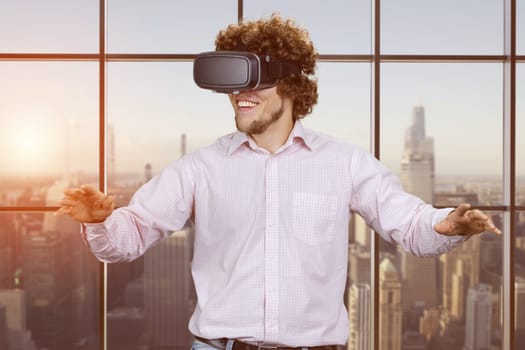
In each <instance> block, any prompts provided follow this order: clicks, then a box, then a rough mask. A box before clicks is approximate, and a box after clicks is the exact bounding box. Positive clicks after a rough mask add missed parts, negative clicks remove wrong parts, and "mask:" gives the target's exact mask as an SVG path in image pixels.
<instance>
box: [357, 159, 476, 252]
mask: <svg viewBox="0 0 525 350" xmlns="http://www.w3.org/2000/svg"><path fill="white" fill-rule="evenodd" d="M350 167H351V169H350V175H351V178H352V195H351V205H350V209H351V210H352V211H355V212H356V213H358V214H359V215H361V216H362V217H363V218H364V219H365V220H366V222H367V224H368V225H369V226H370V227H372V229H374V230H375V231H376V232H377V233H378V234H379V235H381V237H382V238H383V239H385V240H386V241H387V242H390V243H394V244H397V245H400V246H401V247H402V248H403V249H404V250H406V251H408V252H410V253H411V254H414V255H417V256H436V255H440V254H443V253H445V252H447V251H449V250H451V249H453V248H454V247H456V246H458V245H459V244H460V243H461V242H463V241H464V240H466V239H467V236H462V235H457V236H446V235H442V234H439V233H437V232H436V231H435V230H434V226H435V225H436V224H437V223H438V222H440V221H441V220H443V219H444V218H445V217H446V216H447V215H448V213H449V212H451V211H452V210H453V208H445V209H436V208H434V207H432V205H430V204H427V203H425V202H424V201H422V200H421V199H420V198H418V197H416V196H414V195H412V194H409V193H407V192H405V191H404V190H403V187H402V185H401V182H400V181H399V178H398V177H397V176H396V175H395V174H393V173H392V172H391V171H390V170H388V169H387V168H386V167H385V166H384V165H383V164H381V163H380V162H379V161H378V160H377V159H376V158H374V157H373V156H372V155H370V154H369V153H367V152H365V151H362V150H359V151H358V152H356V156H355V157H354V158H353V159H352V162H351V165H350Z"/></svg>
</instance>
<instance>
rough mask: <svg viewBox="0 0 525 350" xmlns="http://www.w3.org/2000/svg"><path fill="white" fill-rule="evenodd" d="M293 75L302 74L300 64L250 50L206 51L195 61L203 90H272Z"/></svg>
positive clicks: (198, 82)
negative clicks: (278, 83)
mask: <svg viewBox="0 0 525 350" xmlns="http://www.w3.org/2000/svg"><path fill="white" fill-rule="evenodd" d="M292 74H301V66H300V65H299V64H298V63H294V62H289V61H283V60H280V59H277V58H273V57H270V56H268V55H256V54H254V53H252V52H247V51H210V52H203V53H201V54H199V55H198V56H197V58H196V59H195V61H194V62H193V80H194V81H195V83H196V84H197V85H198V86H199V87H201V88H203V89H209V90H214V91H216V92H221V93H227V94H236V93H240V92H241V91H248V90H256V89H266V88H270V87H272V86H275V85H276V84H277V82H278V81H279V80H280V79H283V78H286V77H288V76H290V75H292Z"/></svg>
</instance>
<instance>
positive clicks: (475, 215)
mask: <svg viewBox="0 0 525 350" xmlns="http://www.w3.org/2000/svg"><path fill="white" fill-rule="evenodd" d="M466 216H467V217H468V218H469V219H470V220H483V221H487V220H488V219H489V217H488V216H487V215H486V214H485V213H483V212H482V211H481V210H479V209H473V210H470V211H469V212H468V213H467V215H466Z"/></svg>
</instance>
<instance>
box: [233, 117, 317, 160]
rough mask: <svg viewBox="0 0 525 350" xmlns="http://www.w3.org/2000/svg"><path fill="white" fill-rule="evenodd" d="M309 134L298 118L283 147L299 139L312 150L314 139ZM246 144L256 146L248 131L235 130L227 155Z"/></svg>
mask: <svg viewBox="0 0 525 350" xmlns="http://www.w3.org/2000/svg"><path fill="white" fill-rule="evenodd" d="M309 136H310V135H308V133H306V132H305V129H304V127H303V125H302V123H301V121H300V120H297V121H296V122H295V124H294V127H293V129H292V131H291V132H290V136H289V137H288V140H286V142H285V143H284V145H283V148H287V147H289V146H290V145H292V144H294V143H296V142H297V141H299V140H302V142H303V144H304V145H305V146H306V148H308V150H310V151H311V150H312V140H311V138H310V137H309ZM244 144H248V145H249V147H251V148H252V149H254V147H255V142H253V139H252V138H250V137H249V136H248V135H247V134H246V133H244V132H241V131H236V132H234V133H233V135H232V137H231V142H230V146H229V147H228V152H227V155H228V156H230V155H231V154H232V153H234V152H235V151H236V150H238V149H239V148H240V147H241V146H242V145H244Z"/></svg>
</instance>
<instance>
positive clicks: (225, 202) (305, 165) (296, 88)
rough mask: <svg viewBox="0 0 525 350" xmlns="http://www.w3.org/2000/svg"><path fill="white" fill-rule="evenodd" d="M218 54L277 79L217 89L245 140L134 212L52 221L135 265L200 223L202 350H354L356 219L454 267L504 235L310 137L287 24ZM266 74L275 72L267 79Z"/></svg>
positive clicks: (197, 315) (193, 161)
mask: <svg viewBox="0 0 525 350" xmlns="http://www.w3.org/2000/svg"><path fill="white" fill-rule="evenodd" d="M216 50H217V55H216V56H214V55H213V53H211V58H212V62H224V61H220V60H219V59H222V58H223V57H222V56H221V57H219V56H220V55H222V54H223V53H224V52H226V53H228V52H232V53H233V55H234V56H235V57H234V60H235V59H240V60H241V61H242V59H243V58H246V57H249V56H250V55H253V54H255V55H256V56H257V57H258V58H257V59H256V60H254V61H253V62H256V63H253V64H255V65H256V66H254V69H256V68H257V67H258V68H257V69H260V71H261V72H264V71H266V72H269V71H272V70H273V73H272V74H274V75H275V77H277V78H276V81H275V83H273V84H272V83H267V82H266V81H265V80H264V79H262V78H260V76H259V78H257V79H259V80H260V81H257V82H256V83H255V85H256V86H257V87H258V88H255V89H250V86H248V87H246V86H241V85H239V86H237V87H235V88H231V89H229V90H228V89H226V88H225V90H222V88H221V87H220V86H219V87H215V89H216V90H217V91H220V92H229V99H230V102H231V104H232V106H233V110H234V112H235V123H236V126H237V129H238V131H237V132H235V133H232V134H230V135H226V136H224V137H221V138H219V139H218V140H217V142H215V143H214V144H212V145H210V146H209V147H206V148H204V149H201V150H199V151H196V152H194V153H192V154H189V155H186V156H184V157H183V158H181V159H179V160H177V161H175V162H173V163H172V164H171V165H169V166H168V167H167V168H166V169H164V170H163V171H162V172H161V174H159V175H158V176H156V177H154V178H153V179H152V180H150V181H149V182H148V183H146V184H145V185H143V186H142V187H141V188H140V189H139V190H138V191H137V192H136V194H135V195H134V197H133V198H132V200H131V201H130V204H129V205H128V206H127V207H123V208H119V209H116V210H114V206H115V204H114V201H113V198H112V197H110V196H106V195H105V194H103V193H101V192H99V191H98V190H97V189H95V188H94V187H91V186H83V187H81V188H79V189H68V190H66V191H65V198H64V199H63V200H62V201H61V203H60V204H61V206H62V207H61V208H60V209H59V210H58V212H57V215H62V214H67V215H70V216H71V217H72V218H73V219H75V220H78V221H79V222H81V223H83V225H82V227H83V229H82V234H83V235H84V237H85V240H86V242H87V244H88V245H89V247H90V249H91V250H92V251H93V253H94V254H95V255H96V256H97V257H98V258H99V259H100V260H101V261H105V262H117V261H130V260H133V259H135V258H137V257H139V256H141V255H142V254H144V253H145V252H146V250H147V249H148V248H150V247H151V246H152V245H154V244H156V243H157V242H158V241H159V240H161V239H163V238H165V237H167V236H168V235H169V234H170V233H171V232H173V231H176V230H179V229H181V228H182V227H183V226H184V224H185V223H186V221H187V220H188V219H192V220H193V221H194V223H195V247H194V258H193V261H192V274H193V279H194V282H195V287H196V291H197V297H198V303H197V305H196V308H195V311H194V313H193V315H192V318H191V320H190V324H189V329H190V331H191V332H192V333H193V334H194V335H195V336H196V338H197V339H198V340H199V341H200V342H197V343H196V344H195V347H196V348H202V347H206V346H213V347H217V348H224V349H226V348H227V349H228V350H230V349H232V348H233V349H241V348H242V349H254V350H255V349H257V345H261V344H263V345H265V346H268V345H271V346H274V345H278V346H282V347H302V348H304V347H317V346H334V345H342V344H345V342H346V341H347V338H348V330H349V325H348V316H347V311H346V310H345V307H344V304H343V294H344V288H345V282H346V272H347V261H348V257H347V254H348V249H347V242H348V236H347V228H348V221H349V218H350V214H351V213H352V212H355V213H358V214H360V215H361V216H362V217H363V218H364V219H365V220H366V222H367V223H368V225H370V226H371V227H372V228H373V229H374V230H375V231H376V232H378V233H379V234H380V235H381V236H382V237H383V238H384V239H385V240H387V241H389V242H392V243H396V244H399V245H401V246H402V247H403V248H404V249H406V250H407V251H409V252H411V253H413V254H415V255H418V256H432V255H437V254H442V253H445V252H446V251H448V250H450V249H452V248H453V247H455V246H457V245H458V244H460V243H461V242H463V241H464V240H465V239H467V238H468V237H469V236H470V235H473V234H478V233H481V232H484V231H493V232H495V233H497V234H501V232H500V231H499V230H498V229H497V228H496V227H495V226H494V224H493V222H492V220H491V219H490V218H489V217H488V216H487V215H485V214H484V213H482V212H481V211H479V210H471V209H470V206H469V205H468V204H463V205H460V206H459V207H458V208H456V209H455V210H452V209H435V208H433V207H432V206H431V205H428V204H425V203H424V202H422V201H421V200H420V199H418V198H416V197H414V196H412V195H410V194H407V193H406V192H404V191H403V190H402V187H401V185H400V183H399V181H398V179H397V178H396V177H395V176H394V175H393V174H392V173H391V172H390V171H389V170H387V169H386V168H385V167H384V166H382V165H381V164H380V163H379V162H378V161H377V160H376V159H375V158H373V157H372V156H371V155H370V154H369V153H367V152H365V151H363V150H360V149H359V148H357V147H355V146H353V145H350V144H344V143H340V142H336V141H334V140H333V139H331V138H329V137H326V136H324V135H320V134H318V133H316V132H313V131H310V130H306V129H304V128H303V127H302V125H301V122H300V119H301V118H302V117H304V116H306V115H307V114H309V113H310V112H311V110H312V107H313V105H315V103H316V102H317V82H316V81H315V80H314V79H312V78H311V76H312V75H313V74H314V72H315V60H316V58H317V53H316V52H315V49H314V47H313V45H312V42H311V41H310V39H309V37H308V34H307V32H306V31H305V30H303V29H301V28H298V27H297V26H295V24H294V23H293V22H292V21H290V20H283V19H282V18H280V17H279V16H272V17H271V18H269V19H268V20H260V21H254V22H248V23H244V24H241V25H230V26H229V27H228V28H227V29H226V30H224V31H221V32H220V33H219V35H218V36H217V39H216ZM227 59H229V58H227ZM199 62H201V61H200V60H199ZM228 62H230V61H228ZM250 62H252V61H250ZM265 62H266V63H268V67H270V65H271V64H276V65H277V66H278V68H275V67H277V66H272V67H274V68H262V67H263V65H264V64H266V63H265ZM272 62H273V63H272ZM199 64H200V63H199ZM217 64H219V63H217ZM221 64H222V63H221ZM250 64H252V63H250ZM294 67H295V68H294ZM297 67H298V68H297ZM208 68H209V69H212V68H213V67H207V69H208ZM199 69H201V68H199ZM204 71H205V72H204V73H203V74H204V77H200V73H199V72H200V71H199V72H197V73H196V77H197V78H196V82H197V83H199V84H200V83H203V81H202V80H206V79H205V78H206V76H205V75H206V74H212V73H210V72H211V71H212V70H204ZM250 72H251V71H250ZM213 74H218V75H219V78H220V79H228V76H226V77H220V74H221V71H220V70H218V71H217V70H216V71H215V73H213ZM250 74H251V73H250ZM201 78H202V80H201ZM220 79H219V80H220ZM261 79H262V80H261ZM215 80H217V79H215V78H214V79H210V81H215ZM259 83H261V84H259ZM204 85H205V84H204V83H203V86H204ZM219 85H220V84H219ZM226 85H227V84H225V85H224V86H226ZM261 86H263V87H264V88H262V89H261V88H259V87H261ZM206 344H208V345H206Z"/></svg>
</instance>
